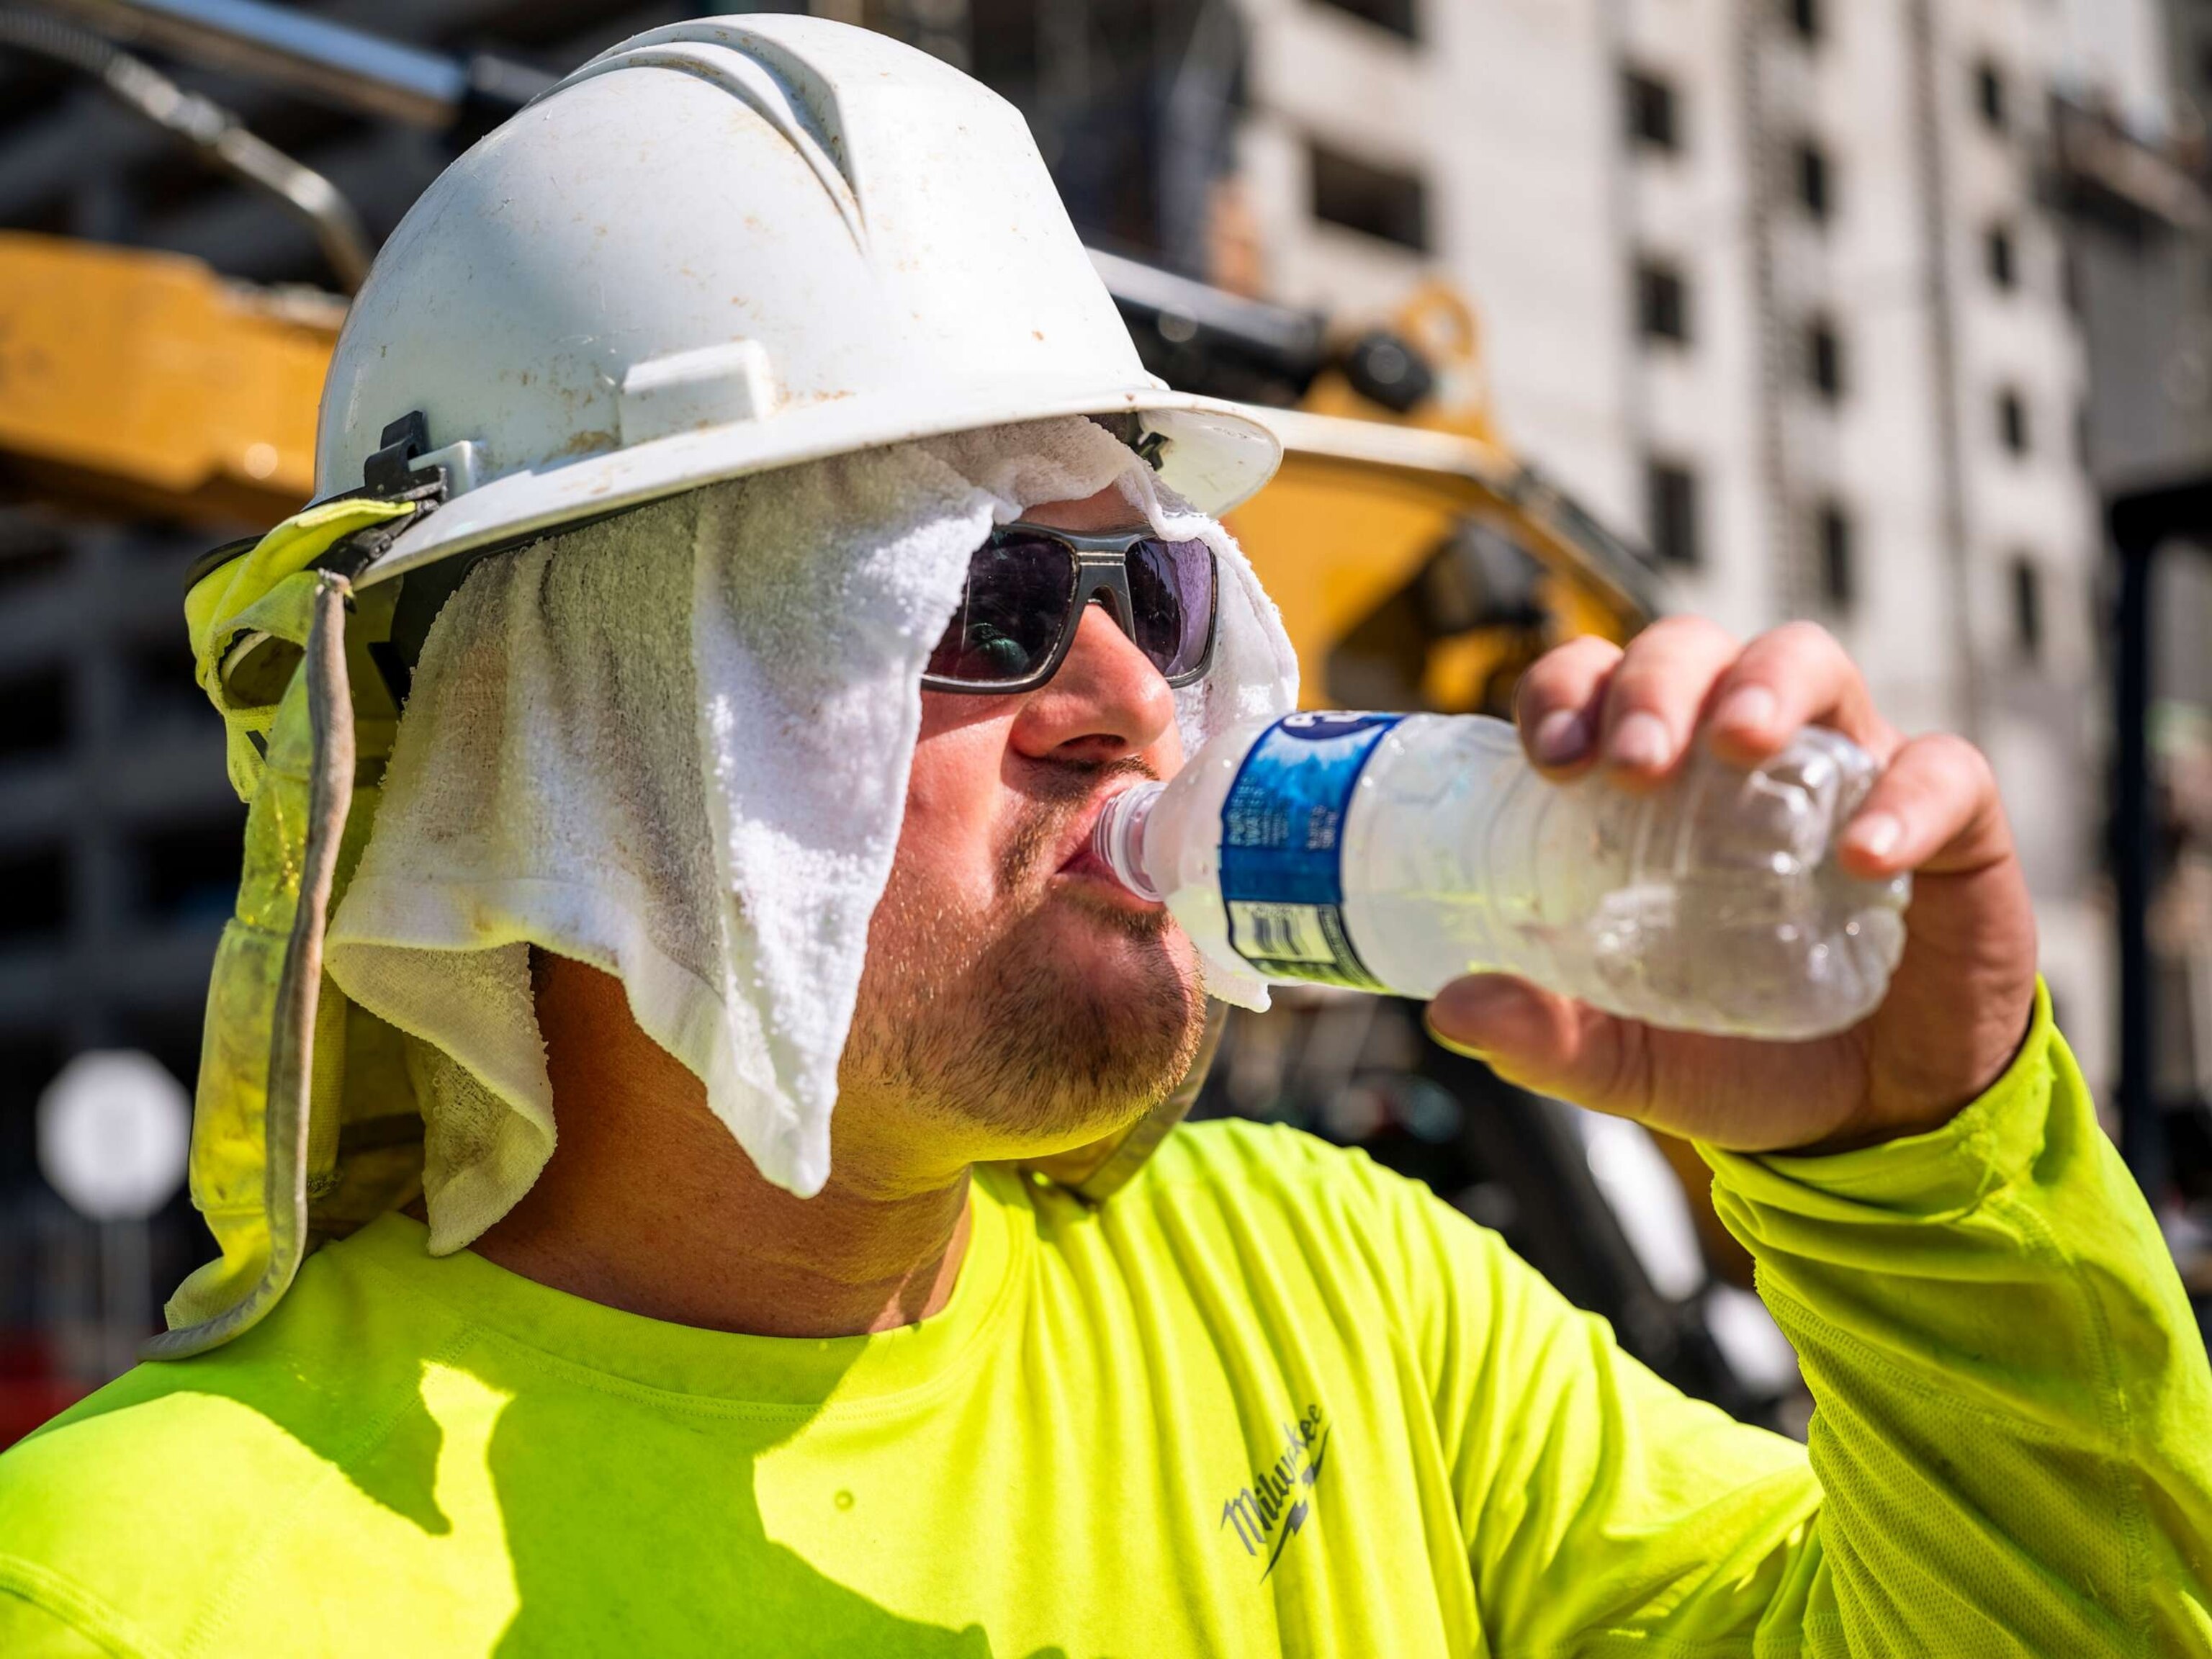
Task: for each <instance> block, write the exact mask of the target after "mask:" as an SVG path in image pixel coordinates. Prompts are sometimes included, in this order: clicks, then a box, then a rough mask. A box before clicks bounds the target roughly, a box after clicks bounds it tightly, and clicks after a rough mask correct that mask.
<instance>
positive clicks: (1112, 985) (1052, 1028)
mask: <svg viewBox="0 0 2212 1659" xmlns="http://www.w3.org/2000/svg"><path fill="white" fill-rule="evenodd" d="M973 984H974V995H973V998H972V1000H969V1002H968V1010H967V1012H970V1013H972V1015H973V1016H974V1018H973V1024H972V1028H971V1029H972V1042H969V1043H968V1044H963V1050H964V1052H963V1054H962V1055H961V1057H960V1058H959V1059H958V1060H954V1061H953V1062H952V1070H953V1071H954V1072H955V1073H958V1074H960V1075H958V1077H957V1086H956V1087H955V1089H953V1090H952V1091H949V1093H948V1095H947V1096H946V1097H945V1098H946V1099H947V1103H948V1104H957V1109H958V1110H959V1112H960V1114H961V1115H962V1116H963V1117H965V1118H967V1119H969V1121H971V1122H975V1123H978V1124H987V1125H988V1126H990V1127H992V1128H993V1129H994V1130H996V1131H1000V1132H1002V1133H1005V1134H1006V1135H1007V1137H1008V1138H1009V1140H1010V1141H1011V1142H1013V1143H1018V1144H1013V1145H1011V1146H1009V1147H1008V1149H1007V1150H1006V1151H1005V1152H1002V1153H1001V1154H1000V1155H1001V1156H1008V1157H1031V1156H1041V1155H1043V1154H1046V1153H1049V1152H1064V1151H1066V1150H1069V1149H1071V1148H1073V1147H1077V1146H1085V1145H1086V1144H1088V1143H1089V1142H1091V1141H1092V1140H1096V1139H1101V1138H1103V1137H1104V1136H1106V1135H1109V1134H1112V1133H1115V1132H1116V1131H1118V1130H1120V1129H1122V1128H1125V1127H1127V1126H1128V1125H1129V1124H1130V1123H1131V1122H1133V1121H1135V1120H1136V1119H1137V1118H1139V1117H1140V1116H1142V1115H1144V1113H1145V1112H1146V1111H1147V1110H1149V1109H1151V1108H1152V1106H1153V1105H1155V1104H1157V1103H1158V1102H1159V1101H1161V1100H1162V1099H1164V1098H1165V1097H1166V1096H1167V1094H1168V1092H1169V1091H1170V1090H1172V1089H1173V1088H1174V1087H1175V1085H1176V1084H1177V1083H1178V1082H1180V1081H1181V1080H1182V1076H1183V1073H1185V1072H1186V1071H1188V1069H1189V1066H1190V1062H1191V1060H1192V1057H1193V1055H1194V1054H1195V1053H1196V1052H1197V1047H1198V1042H1199V1038H1200V1035H1201V1033H1202V1032H1203V1030H1204V1027H1205V1020H1206V1007H1205V994H1204V992H1203V990H1202V989H1201V988H1200V983H1199V977H1198V970H1197V961H1196V953H1195V951H1194V950H1193V948H1192V946H1191V944H1190V941H1189V939H1188V938H1187V937H1185V935H1184V933H1183V932H1182V929H1181V928H1180V927H1176V926H1175V924H1174V923H1173V922H1172V921H1170V920H1168V918H1167V917H1166V916H1165V915H1163V914H1161V913H1159V912H1151V913H1148V914H1147V913H1136V914H1132V913H1131V912H1129V911H1127V909H1126V908H1123V909H1120V910H1115V909H1113V908H1109V907H1103V906H1100V905H1098V904H1097V903H1095V902H1084V900H1083V898H1082V896H1072V897H1064V896H1059V895H1055V896H1054V901H1052V902H1047V903H1046V904H1045V905H1043V906H1042V907H1041V908H1039V909H1038V910H1036V912H1034V913H1033V914H1032V915H1030V916H1029V917H1028V918H1027V919H1026V920H1025V921H1024V923H1023V924H1022V925H1021V926H1020V927H1018V928H1017V929H1016V930H1015V932H1014V933H1012V934H1010V935H1009V936H1007V937H1006V938H1005V939H1001V940H1000V942H999V944H998V945H997V946H996V947H995V948H994V950H993V951H991V953H990V957H989V959H988V961H987V963H985V964H983V967H982V969H981V971H980V972H979V973H977V974H976V975H975V979H974V981H973ZM954 1080H955V1079H947V1081H954Z"/></svg>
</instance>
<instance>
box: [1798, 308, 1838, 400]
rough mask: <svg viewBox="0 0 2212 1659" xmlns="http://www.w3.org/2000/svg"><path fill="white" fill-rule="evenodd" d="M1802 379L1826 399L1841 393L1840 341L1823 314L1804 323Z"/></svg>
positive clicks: (1836, 397) (1832, 326) (1835, 398)
mask: <svg viewBox="0 0 2212 1659" xmlns="http://www.w3.org/2000/svg"><path fill="white" fill-rule="evenodd" d="M1805 380H1806V382H1807V384H1808V385H1809V386H1811V387H1812V388H1813V390H1814V392H1818V393H1819V394H1820V396H1821V397H1822V398H1824V399H1826V401H1827V402H1829V403H1834V402H1836V401H1837V400H1838V398H1841V397H1842V396H1843V395H1844V343H1843V341H1842V339H1841V338H1840V337H1838V335H1837V333H1836V325H1835V324H1834V323H1832V322H1831V321H1830V320H1829V319H1827V318H1826V317H1816V318H1814V319H1813V320H1812V321H1811V322H1809V323H1808V324H1807V325H1805Z"/></svg>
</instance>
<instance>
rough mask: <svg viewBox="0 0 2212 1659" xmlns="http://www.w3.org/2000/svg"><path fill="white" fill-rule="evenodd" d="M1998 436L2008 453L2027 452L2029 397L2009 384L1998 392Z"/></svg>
mask: <svg viewBox="0 0 2212 1659" xmlns="http://www.w3.org/2000/svg"><path fill="white" fill-rule="evenodd" d="M1997 436H1998V438H1999V439H2000V440H2001V441H2002V442H2003V444H2004V447H2005V449H2006V451H2007V452H2008V453H2010V454H2014V455H2025V454H2027V450H2028V437H2029V434H2028V429H2027V399H2026V398H2023V397H2021V395H2020V392H2019V390H2018V388H2016V387H2014V386H2007V387H2005V388H2004V390H2003V391H2002V392H1998V393H1997Z"/></svg>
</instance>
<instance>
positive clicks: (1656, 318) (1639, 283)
mask: <svg viewBox="0 0 2212 1659" xmlns="http://www.w3.org/2000/svg"><path fill="white" fill-rule="evenodd" d="M1636 325H1637V327H1638V330H1639V331H1642V333H1643V334H1644V337H1645V338H1646V339H1652V340H1672V341H1674V343H1676V344H1677V345H1687V344H1688V343H1689V341H1690V295H1689V289H1688V288H1687V286H1686V284H1685V283H1683V281H1682V273H1681V272H1680V271H1679V270H1675V269H1674V267H1673V266H1672V265H1669V264H1662V263H1660V262H1659V261H1657V260H1653V259H1646V260H1645V261H1644V262H1643V263H1642V264H1639V265H1638V266H1637V268H1636Z"/></svg>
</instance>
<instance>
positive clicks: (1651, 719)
mask: <svg viewBox="0 0 2212 1659" xmlns="http://www.w3.org/2000/svg"><path fill="white" fill-rule="evenodd" d="M1612 747H1613V759H1614V760H1616V761H1618V762H1620V764H1621V765H1623V766H1632V767H1634V768H1635V769H1637V770H1638V771H1639V772H1656V771H1658V770H1660V769H1662V768H1663V767H1664V766H1665V765H1666V764H1667V763H1668V761H1670V760H1672V759H1674V734H1673V733H1671V732H1668V730H1667V723H1666V722H1665V721H1664V720H1661V719H1660V718H1659V717H1658V716H1657V715H1656V714H1646V713H1644V711H1642V710H1640V709H1639V710H1638V712H1637V713H1635V714H1631V715H1629V716H1628V717H1627V718H1626V719H1625V720H1622V721H1621V722H1620V725H1618V726H1614V727H1613V745H1612Z"/></svg>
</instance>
